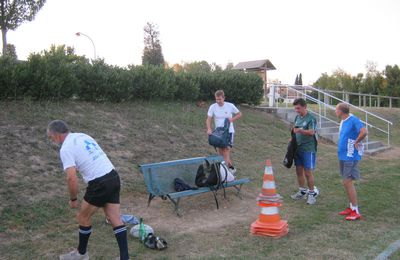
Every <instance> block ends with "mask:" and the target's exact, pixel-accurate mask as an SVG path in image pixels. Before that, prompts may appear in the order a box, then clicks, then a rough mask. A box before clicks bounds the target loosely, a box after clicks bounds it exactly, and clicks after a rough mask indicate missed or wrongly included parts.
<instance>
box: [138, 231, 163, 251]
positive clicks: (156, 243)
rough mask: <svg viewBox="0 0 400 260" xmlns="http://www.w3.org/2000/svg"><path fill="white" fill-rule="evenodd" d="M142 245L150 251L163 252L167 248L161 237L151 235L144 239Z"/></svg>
mask: <svg viewBox="0 0 400 260" xmlns="http://www.w3.org/2000/svg"><path fill="white" fill-rule="evenodd" d="M144 245H145V246H146V247H147V248H150V249H157V250H164V249H166V248H167V247H168V243H167V241H165V240H164V239H163V238H161V237H156V236H154V235H153V234H149V235H148V236H147V237H146V238H145V239H144Z"/></svg>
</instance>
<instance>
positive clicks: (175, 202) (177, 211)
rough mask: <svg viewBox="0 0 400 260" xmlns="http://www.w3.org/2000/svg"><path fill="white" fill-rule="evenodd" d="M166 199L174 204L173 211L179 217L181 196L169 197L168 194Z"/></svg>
mask: <svg viewBox="0 0 400 260" xmlns="http://www.w3.org/2000/svg"><path fill="white" fill-rule="evenodd" d="M167 197H168V199H169V200H170V201H171V202H172V203H173V204H174V205H175V213H176V215H177V216H178V217H181V216H182V215H181V213H180V212H179V201H180V200H181V198H178V199H177V200H174V199H171V197H170V196H168V195H167Z"/></svg>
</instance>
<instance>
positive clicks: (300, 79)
mask: <svg viewBox="0 0 400 260" xmlns="http://www.w3.org/2000/svg"><path fill="white" fill-rule="evenodd" d="M297 83H298V84H297V85H301V86H302V85H303V76H302V75H301V73H300V74H299V81H298V82H297Z"/></svg>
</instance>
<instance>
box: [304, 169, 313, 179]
mask: <svg viewBox="0 0 400 260" xmlns="http://www.w3.org/2000/svg"><path fill="white" fill-rule="evenodd" d="M304 174H305V175H306V177H307V178H310V177H313V171H312V170H311V169H307V170H305V171H304Z"/></svg>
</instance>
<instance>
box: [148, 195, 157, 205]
mask: <svg viewBox="0 0 400 260" xmlns="http://www.w3.org/2000/svg"><path fill="white" fill-rule="evenodd" d="M154 197H155V196H154V195H153V194H151V193H150V194H149V200H148V201H147V207H150V202H151V200H152V199H154Z"/></svg>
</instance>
